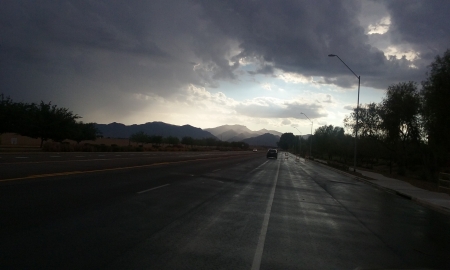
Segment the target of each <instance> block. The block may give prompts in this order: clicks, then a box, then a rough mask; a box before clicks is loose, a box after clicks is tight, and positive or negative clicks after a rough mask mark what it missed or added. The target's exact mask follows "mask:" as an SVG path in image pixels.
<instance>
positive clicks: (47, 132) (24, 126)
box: [0, 94, 99, 147]
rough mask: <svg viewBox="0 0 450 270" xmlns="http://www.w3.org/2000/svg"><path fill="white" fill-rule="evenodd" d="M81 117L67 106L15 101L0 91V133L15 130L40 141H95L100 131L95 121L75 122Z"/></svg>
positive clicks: (13, 131)
mask: <svg viewBox="0 0 450 270" xmlns="http://www.w3.org/2000/svg"><path fill="white" fill-rule="evenodd" d="M79 118H80V116H78V115H77V114H74V113H73V112H71V111H69V109H66V108H60V107H58V106H56V105H52V104H51V102H49V103H45V102H43V101H41V102H40V103H38V104H36V103H25V102H14V101H13V100H12V99H11V98H10V97H5V96H4V95H3V94H0V134H2V133H7V132H10V133H16V134H20V135H22V136H28V137H31V138H35V139H40V140H41V147H42V145H43V143H44V142H45V141H47V140H53V141H55V142H62V141H63V140H66V139H69V140H74V141H76V142H77V143H79V142H81V141H83V140H95V139H96V137H97V135H99V131H98V130H97V128H96V126H95V123H83V122H81V121H77V119H79Z"/></svg>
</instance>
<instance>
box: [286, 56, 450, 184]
mask: <svg viewBox="0 0 450 270" xmlns="http://www.w3.org/2000/svg"><path fill="white" fill-rule="evenodd" d="M357 114H358V117H359V120H358V126H356V116H357ZM344 127H345V128H346V129H347V130H348V131H350V134H345V133H344V129H343V128H342V127H333V126H331V125H330V126H322V127H320V128H318V129H316V130H315V132H314V135H313V136H311V137H310V138H308V140H299V139H298V138H297V137H295V136H294V135H293V134H292V133H285V134H283V135H282V136H281V138H280V142H279V147H281V148H283V149H292V150H295V151H298V150H296V149H299V148H298V147H299V145H300V144H301V143H302V142H304V146H302V151H301V153H303V155H304V154H305V153H308V152H307V150H309V149H307V147H309V144H310V143H311V142H312V150H313V156H314V157H316V158H323V159H327V160H339V161H341V162H343V163H349V164H352V161H353V145H354V136H355V131H356V130H357V129H358V155H357V158H358V160H357V164H358V165H359V166H369V167H370V166H371V164H376V163H378V162H380V161H381V160H382V161H384V162H386V164H387V165H388V166H389V168H390V171H391V173H392V170H393V168H394V167H395V168H396V170H397V173H398V174H400V175H403V174H405V171H406V170H409V171H418V170H420V172H419V174H421V175H422V178H424V179H436V177H437V173H438V172H439V170H442V169H443V168H444V167H447V168H448V167H449V160H450V158H449V153H450V50H447V51H446V52H445V53H444V54H443V56H436V58H435V60H434V62H433V63H431V65H430V70H429V72H428V73H427V78H426V80H425V81H423V82H422V83H421V88H419V85H418V83H416V82H412V81H410V82H400V83H397V84H393V85H391V86H389V87H388V88H387V90H386V94H385V96H384V97H383V99H382V101H381V102H380V103H370V104H364V105H361V106H360V108H359V111H358V110H357V109H356V108H355V109H354V110H353V112H352V113H351V114H350V115H348V116H347V117H346V118H345V119H344Z"/></svg>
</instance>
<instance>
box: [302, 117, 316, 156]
mask: <svg viewBox="0 0 450 270" xmlns="http://www.w3.org/2000/svg"><path fill="white" fill-rule="evenodd" d="M300 114H303V115H304V116H306V118H308V120H309V121H311V119H309V117H308V116H307V115H306V114H304V113H300ZM313 125H314V122H313V121H311V135H310V136H311V141H310V142H309V158H311V149H312V140H313V137H312V135H313V134H312V129H313Z"/></svg>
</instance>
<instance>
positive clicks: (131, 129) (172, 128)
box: [96, 122, 217, 139]
mask: <svg viewBox="0 0 450 270" xmlns="http://www.w3.org/2000/svg"><path fill="white" fill-rule="evenodd" d="M96 127H97V129H98V130H99V131H100V132H101V133H102V136H103V137H110V138H129V137H130V136H131V135H132V134H134V133H137V132H140V131H143V132H145V133H146V134H148V135H151V136H154V135H158V136H163V137H168V136H173V137H178V138H180V139H181V138H183V137H187V136H189V137H192V138H194V139H204V138H215V139H217V138H216V137H215V136H214V135H212V134H211V133H209V132H208V131H204V130H203V129H201V128H196V127H193V126H190V125H184V126H176V125H171V124H166V123H164V122H148V123H145V124H139V125H137V124H135V125H130V126H127V125H124V124H121V123H116V122H113V123H110V124H96Z"/></svg>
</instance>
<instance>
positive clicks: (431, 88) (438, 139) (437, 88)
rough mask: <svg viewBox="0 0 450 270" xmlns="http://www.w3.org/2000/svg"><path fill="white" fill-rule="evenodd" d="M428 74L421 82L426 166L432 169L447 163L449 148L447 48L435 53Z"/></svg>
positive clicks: (449, 65)
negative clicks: (428, 150) (428, 151)
mask: <svg viewBox="0 0 450 270" xmlns="http://www.w3.org/2000/svg"><path fill="white" fill-rule="evenodd" d="M427 75H428V78H427V79H426V80H425V81H423V82H422V91H421V93H420V94H421V97H422V100H423V107H422V108H423V111H422V114H423V120H424V128H425V132H426V133H427V136H428V137H427V139H428V144H429V146H430V147H431V150H432V152H431V158H432V161H431V162H430V164H429V165H430V167H431V170H432V172H436V171H437V170H438V169H439V167H440V166H445V165H447V166H448V165H449V164H448V163H447V162H448V160H449V157H448V153H449V151H450V137H449V134H450V115H449V104H450V50H447V51H445V52H444V54H443V56H436V58H435V60H434V62H433V63H431V65H430V71H429V72H428V74H427Z"/></svg>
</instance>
